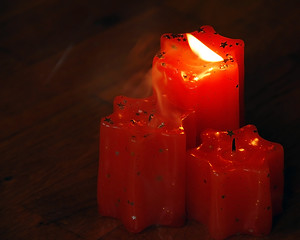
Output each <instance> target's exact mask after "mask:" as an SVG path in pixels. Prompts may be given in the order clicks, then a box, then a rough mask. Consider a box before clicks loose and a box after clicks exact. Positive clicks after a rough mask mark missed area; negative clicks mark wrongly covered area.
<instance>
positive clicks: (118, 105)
mask: <svg viewBox="0 0 300 240" xmlns="http://www.w3.org/2000/svg"><path fill="white" fill-rule="evenodd" d="M177 124H179V125H177ZM180 124H181V122H180V121H178V122H173V120H172V122H170V120H167V119H164V118H162V117H161V116H159V114H158V113H157V111H156V99H155V98H153V97H150V98H146V99H131V98H126V97H116V98H115V101H114V113H113V114H112V115H110V116H108V117H105V118H103V119H102V120H101V128H100V161H99V173H98V205H99V211H100V214H101V215H104V216H111V217H115V218H118V219H120V220H121V221H122V222H123V224H124V225H125V227H126V228H127V229H128V230H129V231H131V232H139V231H141V230H143V229H144V228H146V227H148V226H150V225H152V224H161V225H168V226H181V225H183V224H184V220H185V163H186V162H185V157H186V146H185V144H186V139H185V138H186V137H185V134H184V132H183V129H182V127H181V125H180Z"/></svg>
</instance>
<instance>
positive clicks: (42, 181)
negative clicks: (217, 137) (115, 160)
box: [0, 0, 300, 240]
mask: <svg viewBox="0 0 300 240" xmlns="http://www.w3.org/2000/svg"><path fill="white" fill-rule="evenodd" d="M299 9H300V4H299V1H286V0H279V1H259V0H252V1H216V0H211V1H204V0H203V1H199V0H185V1H179V0H165V1H158V0H153V1H149V2H146V1H142V0H133V1H112V0H111V1H109V0H100V1H97V0H88V1H83V0H82V1H80V0H65V1H61V0H27V1H25V0H23V1H22V0H15V1H11V0H2V1H1V2H0V13H1V14H0V80H1V86H0V97H1V98H0V99H1V101H0V109H1V115H0V116H1V117H0V126H1V128H0V153H1V155H0V239H18V240H20V239H101V240H104V239H105V240H106V239H107V240H108V239H125V240H126V239H149V240H150V239H151V240H152V239H153V240H155V239H163V240H164V239H166V240H173V239H174V240H175V239H177V240H180V239H192V240H193V239H210V238H209V235H208V232H207V229H206V227H205V226H204V225H202V224H200V223H197V222H194V221H187V223H186V225H185V226H184V227H182V228H170V227H157V226H153V227H150V228H148V229H146V230H144V231H143V232H142V233H139V234H132V233H128V232H127V231H126V229H125V228H124V227H123V226H122V224H121V223H120V222H119V221H117V220H115V219H111V218H107V217H101V216H99V215H98V213H97V203H96V179H97V168H98V151H99V150H98V144H99V121H100V118H101V117H103V116H106V115H108V114H110V113H111V112H112V100H113V98H114V97H115V96H116V95H120V94H124V95H127V96H130V97H144V96H148V95H149V94H150V93H151V76H150V72H149V71H150V69H151V64H152V58H153V56H154V55H155V53H156V52H157V51H158V50H159V37H160V35H161V34H163V33H166V32H174V33H184V32H190V31H194V30H195V29H197V28H198V27H199V26H201V25H206V24H208V25H212V26H214V28H215V29H216V30H217V32H219V33H220V34H221V35H224V36H227V37H231V38H241V39H243V40H244V41H245V45H246V47H245V104H246V122H247V123H252V124H255V125H256V126H257V127H258V129H259V132H260V135H261V136H262V137H264V138H266V139H268V140H271V141H276V142H279V143H281V144H283V146H284V149H285V193H284V212H283V214H282V215H280V216H279V217H277V218H276V219H275V220H274V224H273V229H272V232H271V234H270V235H269V236H267V237H264V238H254V237H248V236H234V237H232V238H230V239H300V181H299V174H300V161H299V152H298V151H299V144H300V141H299V139H300V137H299V135H300V131H299V123H300V81H299V72H297V70H299V65H300V64H299V59H300V57H299V53H300V51H299V50H300V47H299V46H300V44H299V35H300V34H299V33H300V29H299V24H300V17H299V15H300V14H299V13H300V12H299Z"/></svg>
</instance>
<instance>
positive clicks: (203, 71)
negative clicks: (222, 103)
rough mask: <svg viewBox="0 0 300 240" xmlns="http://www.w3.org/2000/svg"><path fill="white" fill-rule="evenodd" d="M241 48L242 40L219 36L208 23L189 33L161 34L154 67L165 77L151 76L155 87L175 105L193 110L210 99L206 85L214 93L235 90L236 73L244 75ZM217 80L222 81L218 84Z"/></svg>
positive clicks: (242, 45)
mask: <svg viewBox="0 0 300 240" xmlns="http://www.w3.org/2000/svg"><path fill="white" fill-rule="evenodd" d="M243 48H244V43H243V41H242V40H236V39H230V38H226V37H222V36H220V35H218V34H217V33H216V32H215V31H214V29H213V28H212V27H210V26H203V27H201V28H200V29H199V30H198V31H195V32H192V33H191V34H189V33H187V34H164V35H163V36H162V37H161V51H160V52H159V53H158V54H157V55H156V57H155V58H154V61H153V66H154V67H156V68H157V71H158V72H161V73H163V74H165V75H166V77H165V78H164V81H161V80H159V78H156V77H154V81H153V82H154V88H155V90H156V91H157V92H158V95H164V94H165V95H166V96H167V98H168V100H169V101H170V102H171V103H172V104H174V105H176V107H178V108H181V109H193V110H194V109H197V108H198V107H199V106H201V104H200V103H201V102H203V100H204V101H205V100H209V99H205V93H203V92H205V90H207V88H210V89H214V92H215V93H216V94H213V96H217V95H220V94H219V93H222V92H221V91H225V92H226V88H228V87H229V86H231V85H232V86H233V87H234V88H233V89H235V88H236V89H235V90H236V92H238V91H239V76H241V75H242V74H243ZM219 79H222V81H223V82H224V83H222V84H221V86H220V84H219V83H217V82H218V80H219ZM156 80H158V81H156ZM226 80H227V82H226V83H225V81H226ZM229 81H231V83H230V84H229V85H228V82H229ZM215 84H218V86H216V85H215ZM226 86H227V87H226ZM224 88H225V89H224ZM209 92H212V90H209ZM209 95H210V96H212V94H209ZM221 95H222V94H221ZM201 96H202V97H204V99H203V98H202V99H201ZM199 97H200V98H199ZM210 100H212V99H210ZM238 101H239V99H237V102H238Z"/></svg>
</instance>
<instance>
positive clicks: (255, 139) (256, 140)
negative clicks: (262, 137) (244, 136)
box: [250, 138, 259, 146]
mask: <svg viewBox="0 0 300 240" xmlns="http://www.w3.org/2000/svg"><path fill="white" fill-rule="evenodd" d="M258 141H259V139H258V138H254V139H253V140H252V141H251V142H250V145H252V146H257V144H258Z"/></svg>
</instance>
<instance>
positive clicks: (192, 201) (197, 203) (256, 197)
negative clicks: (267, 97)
mask: <svg viewBox="0 0 300 240" xmlns="http://www.w3.org/2000/svg"><path fill="white" fill-rule="evenodd" d="M201 137H202V144H201V145H200V146H199V147H198V148H195V149H192V150H190V151H189V152H188V157H187V211H188V215H189V217H190V218H192V219H195V220H198V221H200V222H202V223H204V224H205V225H207V227H208V229H209V232H210V234H211V236H212V237H213V238H215V239H224V238H226V237H228V236H230V235H233V234H236V233H245V234H251V235H255V236H259V235H265V234H268V233H269V232H270V230H271V225H272V215H276V214H278V213H280V212H281V204H282V196H283V148H282V146H281V145H280V144H278V143H273V142H269V141H267V140H264V139H263V138H261V137H260V136H259V135H258V133H257V129H256V127H255V126H253V125H247V126H245V127H243V128H241V129H239V130H236V131H221V132H220V131H214V130H206V131H204V132H202V135H201Z"/></svg>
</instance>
